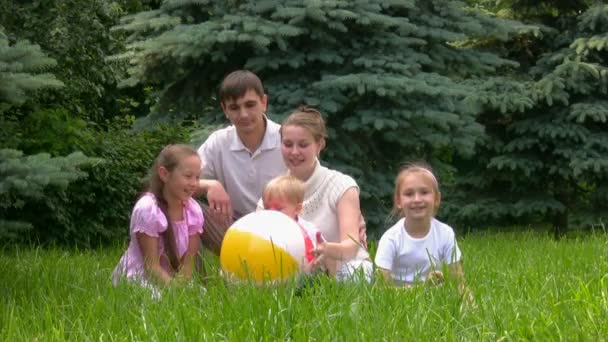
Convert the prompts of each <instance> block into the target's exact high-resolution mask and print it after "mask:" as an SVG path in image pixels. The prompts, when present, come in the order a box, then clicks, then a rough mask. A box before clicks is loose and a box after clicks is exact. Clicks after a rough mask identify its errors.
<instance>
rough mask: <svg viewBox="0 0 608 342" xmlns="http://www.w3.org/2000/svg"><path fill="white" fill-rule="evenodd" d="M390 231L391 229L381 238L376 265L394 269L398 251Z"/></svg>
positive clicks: (375, 260)
mask: <svg viewBox="0 0 608 342" xmlns="http://www.w3.org/2000/svg"><path fill="white" fill-rule="evenodd" d="M389 232H390V230H388V231H386V232H385V233H384V234H383V235H382V237H381V238H380V242H378V249H377V250H376V258H375V259H374V262H375V263H376V266H378V267H380V268H384V269H386V270H391V271H392V270H393V261H394V259H395V255H396V254H397V253H396V246H395V242H394V241H393V239H391V238H390V233H389Z"/></svg>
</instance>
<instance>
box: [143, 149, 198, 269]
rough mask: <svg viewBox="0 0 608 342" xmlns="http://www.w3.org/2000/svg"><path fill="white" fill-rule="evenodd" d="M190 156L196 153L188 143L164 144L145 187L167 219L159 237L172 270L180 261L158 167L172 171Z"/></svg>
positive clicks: (178, 265) (176, 267)
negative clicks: (165, 226)
mask: <svg viewBox="0 0 608 342" xmlns="http://www.w3.org/2000/svg"><path fill="white" fill-rule="evenodd" d="M190 156H198V154H197V152H196V151H195V150H194V149H193V148H192V147H190V146H188V145H181V144H176V145H167V146H165V147H164V148H163V149H162V151H161V152H160V153H159V154H158V157H156V160H155V161H154V165H153V166H152V168H151V169H150V178H149V184H148V187H147V188H148V192H151V193H152V194H153V195H154V197H155V198H156V202H157V204H158V207H159V208H160V210H161V211H162V212H163V214H164V215H165V218H166V219H167V229H166V230H165V231H164V232H162V233H161V237H162V239H163V244H164V246H165V256H166V258H167V260H168V261H169V265H170V267H171V269H172V270H173V271H174V272H177V271H178V270H179V268H180V266H181V262H180V258H179V256H178V254H177V242H176V240H175V232H174V230H173V224H172V223H171V218H170V217H169V213H168V209H169V205H168V203H167V200H166V199H165V196H164V195H163V190H164V187H165V183H164V182H163V181H162V179H160V175H159V173H158V169H159V168H160V167H161V166H162V167H164V168H165V169H166V170H167V171H169V172H172V171H173V170H175V168H176V167H177V166H178V165H179V163H180V161H182V160H183V159H184V158H186V157H190Z"/></svg>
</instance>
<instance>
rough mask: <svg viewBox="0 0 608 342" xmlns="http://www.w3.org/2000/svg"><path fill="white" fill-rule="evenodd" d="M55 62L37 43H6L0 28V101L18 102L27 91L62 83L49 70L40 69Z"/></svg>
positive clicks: (6, 39) (26, 96) (52, 86)
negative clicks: (47, 71)
mask: <svg viewBox="0 0 608 342" xmlns="http://www.w3.org/2000/svg"><path fill="white" fill-rule="evenodd" d="M55 64H56V62H55V60H53V59H52V58H48V57H46V56H45V55H44V54H43V53H42V51H41V50H40V47H39V46H38V45H32V44H30V43H28V42H27V41H19V42H17V43H16V44H14V45H10V44H9V41H8V38H7V37H6V35H5V34H4V33H3V32H2V30H0V101H2V102H8V103H10V104H17V105H19V104H22V103H23V102H25V100H26V99H27V98H28V95H27V93H31V92H33V91H36V90H39V89H43V88H59V87H61V86H63V83H61V82H60V81H58V80H57V79H56V78H55V76H54V75H53V74H50V73H45V72H42V73H41V72H40V71H43V70H47V69H48V68H50V67H53V66H55Z"/></svg>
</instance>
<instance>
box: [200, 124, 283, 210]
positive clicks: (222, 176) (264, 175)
mask: <svg viewBox="0 0 608 342" xmlns="http://www.w3.org/2000/svg"><path fill="white" fill-rule="evenodd" d="M280 127H281V126H280V125H278V124H277V123H275V122H273V121H271V120H269V119H266V132H265V133H264V139H263V140H262V143H261V144H260V147H258V149H257V150H255V151H253V152H251V151H249V150H248V149H247V148H246V147H245V145H244V144H243V142H242V141H241V139H240V138H239V136H238V134H237V132H236V128H235V127H234V126H232V125H231V126H228V127H226V128H223V129H220V130H217V131H215V132H213V133H212V134H211V135H210V136H209V138H207V140H206V141H205V142H204V143H203V145H202V146H201V147H200V148H199V149H198V154H199V156H200V157H201V159H202V166H201V178H202V179H215V180H217V181H219V182H220V183H222V185H223V186H224V189H226V192H227V193H228V196H230V201H231V202H232V208H233V209H234V211H235V213H236V214H238V215H246V214H249V213H251V212H254V211H255V208H256V203H257V201H258V199H259V198H260V197H261V196H262V193H263V191H264V186H266V183H268V181H270V180H271V179H273V178H274V177H277V176H279V175H282V174H284V173H285V172H286V171H287V168H286V167H285V163H284V162H283V157H282V156H281V135H280V133H279V128H280Z"/></svg>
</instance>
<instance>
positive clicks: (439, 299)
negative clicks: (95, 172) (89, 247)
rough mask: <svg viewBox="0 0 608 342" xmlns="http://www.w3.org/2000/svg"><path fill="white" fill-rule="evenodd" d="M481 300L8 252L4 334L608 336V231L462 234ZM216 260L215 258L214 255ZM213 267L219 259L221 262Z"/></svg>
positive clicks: (78, 254)
mask: <svg viewBox="0 0 608 342" xmlns="http://www.w3.org/2000/svg"><path fill="white" fill-rule="evenodd" d="M460 245H461V249H462V250H463V253H464V256H465V259H464V270H465V275H466V278H467V284H468V286H469V288H470V289H471V290H472V291H473V293H474V295H475V299H476V304H477V308H475V309H472V308H470V307H467V306H463V305H462V303H461V300H460V297H459V296H458V294H457V292H456V291H455V289H454V287H453V286H450V285H449V284H446V286H442V287H439V288H434V289H428V288H426V289H425V288H422V287H420V288H414V289H410V290H397V289H393V288H386V287H384V286H380V285H379V284H376V285H373V286H372V285H365V284H359V283H356V284H337V283H335V282H333V281H322V282H321V284H320V285H319V286H318V287H317V288H315V290H314V291H309V292H307V293H305V294H304V295H303V296H301V297H297V296H294V294H293V293H294V286H293V284H287V285H283V286H279V287H274V288H272V287H266V288H258V287H254V286H249V285H241V286H236V285H227V284H225V283H224V282H223V281H221V280H220V279H218V278H212V279H210V280H209V281H208V283H207V285H206V289H207V290H206V292H205V291H204V290H203V289H202V286H200V285H196V286H192V287H186V288H177V287H174V288H167V289H163V291H162V297H161V298H160V299H153V298H152V296H150V293H149V292H148V291H147V290H145V289H141V288H139V287H136V286H128V285H121V286H119V287H117V288H114V287H112V285H111V281H110V274H111V272H112V269H113V268H114V266H115V264H116V262H117V261H118V258H119V256H120V254H121V253H122V250H121V249H120V248H118V247H116V248H111V249H105V250H99V251H62V250H59V249H50V250H49V249H37V248H32V249H24V248H5V249H4V250H2V251H0V289H1V291H0V293H1V296H0V303H1V304H0V340H1V341H33V340H45V341H46V340H49V341H53V340H72V341H87V340H103V341H122V340H146V341H148V340H158V341H173V340H178V341H191V340H195V341H196V340H205V339H208V340H218V339H220V340H224V339H226V340H286V339H291V340H311V339H312V340H336V339H338V340H349V341H350V340H491V341H495V340H502V339H506V340H521V339H525V340H528V339H531V340H542V341H544V340H589V341H598V340H600V341H601V340H605V339H606V336H608V261H607V252H608V240H607V239H606V236H605V235H596V236H589V237H585V238H570V239H569V238H566V239H563V240H560V241H553V240H551V239H550V238H549V237H548V236H544V235H541V234H538V233H523V234H515V233H506V234H504V233H503V234H484V235H469V236H468V237H467V238H466V239H463V240H461V241H460ZM212 264H213V262H212ZM211 266H213V265H211Z"/></svg>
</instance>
